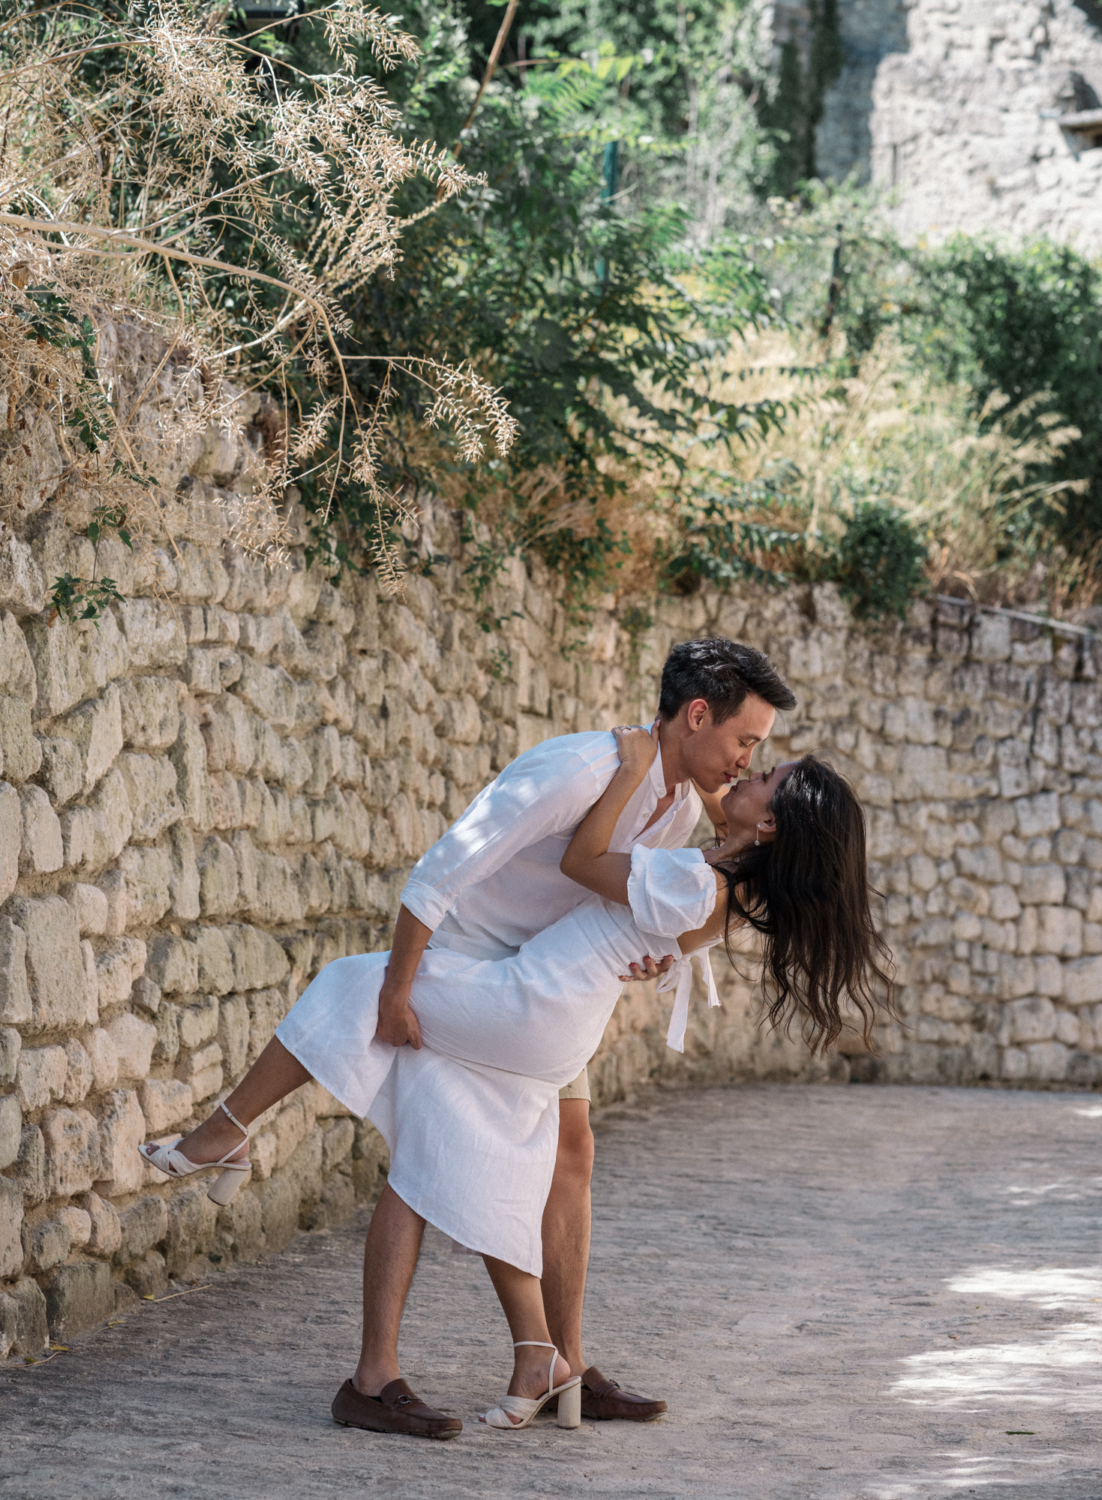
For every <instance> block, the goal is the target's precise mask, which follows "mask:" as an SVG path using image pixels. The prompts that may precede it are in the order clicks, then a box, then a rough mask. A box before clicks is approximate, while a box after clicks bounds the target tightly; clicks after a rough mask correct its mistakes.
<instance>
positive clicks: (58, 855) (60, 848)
mask: <svg viewBox="0 0 1102 1500" xmlns="http://www.w3.org/2000/svg"><path fill="white" fill-rule="evenodd" d="M19 805H20V808H21V810H22V813H23V842H22V845H21V847H20V850H19V868H20V870H22V871H23V872H24V873H25V874H28V875H45V874H49V873H50V872H51V871H53V870H60V869H61V867H62V865H63V864H64V863H65V846H64V844H63V842H62V837H61V822H60V820H59V819H58V816H57V813H55V812H54V810H53V808H52V807H51V806H50V799H49V797H48V796H47V795H46V793H45V792H44V791H43V790H42V788H41V787H40V786H27V787H24V788H23V789H22V790H21V791H20V793H19Z"/></svg>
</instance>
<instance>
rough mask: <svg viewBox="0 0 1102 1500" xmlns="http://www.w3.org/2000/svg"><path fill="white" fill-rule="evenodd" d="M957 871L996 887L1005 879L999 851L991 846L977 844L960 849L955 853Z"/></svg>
mask: <svg viewBox="0 0 1102 1500" xmlns="http://www.w3.org/2000/svg"><path fill="white" fill-rule="evenodd" d="M954 859H955V860H956V866H957V869H958V870H959V871H960V873H961V874H962V875H967V876H969V877H970V878H972V879H973V880H982V881H986V882H987V883H989V884H991V885H994V884H996V883H998V882H1000V881H1001V880H1002V878H1003V862H1002V860H1001V859H1000V858H999V854H998V851H997V850H996V849H992V847H991V845H990V844H975V845H973V846H972V847H971V848H963V849H961V848H958V849H957V850H956V851H955V852H954Z"/></svg>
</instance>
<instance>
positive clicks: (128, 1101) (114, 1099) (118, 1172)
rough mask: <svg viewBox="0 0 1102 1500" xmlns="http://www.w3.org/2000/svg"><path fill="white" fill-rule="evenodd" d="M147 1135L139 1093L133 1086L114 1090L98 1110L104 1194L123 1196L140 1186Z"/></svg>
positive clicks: (115, 1196) (102, 1189) (114, 1196)
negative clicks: (141, 1147)
mask: <svg viewBox="0 0 1102 1500" xmlns="http://www.w3.org/2000/svg"><path fill="white" fill-rule="evenodd" d="M151 1128H153V1127H151ZM145 1135H146V1126H145V1116H144V1115H143V1114H142V1110H141V1106H140V1105H139V1103H138V1096H137V1094H135V1093H134V1092H133V1091H132V1090H131V1089H113V1090H112V1091H111V1092H110V1093H109V1094H107V1095H106V1097H105V1098H104V1100H103V1103H102V1105H101V1106H100V1111H99V1143H100V1170H101V1172H102V1173H103V1178H102V1184H103V1186H102V1188H101V1191H102V1192H103V1195H104V1196H105V1197H111V1198H117V1197H121V1196H122V1194H124V1193H133V1192H136V1191H137V1189H138V1188H139V1187H141V1184H142V1176H143V1173H144V1170H145V1169H144V1167H143V1166H142V1160H141V1157H140V1156H139V1155H138V1147H139V1146H140V1145H141V1144H142V1142H143V1141H144V1140H145Z"/></svg>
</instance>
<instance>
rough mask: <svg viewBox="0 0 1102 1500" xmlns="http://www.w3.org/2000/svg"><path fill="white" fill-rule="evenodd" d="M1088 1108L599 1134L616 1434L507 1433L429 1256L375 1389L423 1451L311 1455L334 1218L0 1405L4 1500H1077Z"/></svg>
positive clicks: (472, 1275) (691, 1108) (1097, 1344)
mask: <svg viewBox="0 0 1102 1500" xmlns="http://www.w3.org/2000/svg"><path fill="white" fill-rule="evenodd" d="M1100 1144H1102V1099H1100V1098H1099V1096H1098V1095H1090V1094H1067V1093H1004V1092H996V1091H986V1090H954V1089H929V1088H862V1087H856V1086H851V1087H849V1088H843V1087H811V1088H806V1087H798V1086H793V1085H775V1086H774V1085H752V1086H741V1087H732V1088H729V1089H714V1090H709V1091H706V1092H700V1093H677V1094H663V1095H659V1096H657V1097H654V1096H648V1097H647V1098H646V1100H645V1101H644V1102H643V1103H641V1104H638V1105H634V1106H625V1107H618V1108H615V1109H612V1110H610V1111H607V1112H605V1114H604V1116H603V1118H602V1119H601V1120H600V1122H599V1129H598V1144H597V1161H598V1172H597V1183H596V1190H595V1203H596V1219H597V1223H596V1234H595V1245H594V1255H593V1266H592V1273H591V1283H590V1299H589V1317H588V1328H589V1340H590V1343H589V1353H590V1358H591V1359H593V1360H594V1361H595V1362H596V1363H598V1364H599V1365H601V1366H602V1368H604V1369H605V1371H606V1373H610V1374H612V1375H614V1376H617V1377H619V1378H621V1379H622V1380H623V1382H624V1383H625V1384H632V1385H635V1386H636V1387H637V1388H642V1389H645V1390H652V1391H654V1392H657V1393H660V1394H662V1395H664V1396H666V1397H667V1398H668V1400H669V1404H670V1414H669V1416H668V1417H667V1418H665V1419H664V1420H660V1421H658V1422H655V1423H651V1424H649V1425H647V1426H643V1427H632V1426H629V1425H627V1424H624V1423H603V1424H595V1423H589V1422H586V1423H583V1426H582V1429H581V1431H579V1432H574V1433H571V1432H562V1431H560V1430H559V1429H558V1428H557V1427H555V1426H554V1425H553V1424H551V1423H547V1424H546V1425H543V1426H540V1427H539V1428H537V1429H536V1430H534V1431H528V1432H525V1433H517V1434H508V1433H497V1432H492V1431H488V1430H486V1429H479V1428H478V1427H477V1426H475V1425H474V1423H473V1418H474V1414H475V1412H476V1411H477V1410H478V1409H479V1408H480V1407H481V1406H483V1405H485V1404H488V1403H489V1402H490V1400H491V1398H493V1397H495V1396H496V1395H498V1394H500V1392H501V1391H503V1390H504V1382H505V1378H506V1371H507V1367H508V1359H507V1343H506V1333H505V1327H504V1322H503V1320H502V1319H501V1316H500V1314H499V1313H498V1312H497V1310H496V1307H495V1305H494V1303H493V1301H492V1297H491V1293H490V1289H489V1284H488V1282H487V1280H486V1276H485V1273H484V1271H483V1269H482V1266H481V1263H480V1262H479V1261H477V1260H474V1259H471V1258H469V1257H463V1256H455V1255H452V1254H450V1253H449V1249H448V1246H447V1244H446V1242H445V1241H444V1240H443V1239H442V1237H441V1236H439V1235H437V1234H435V1233H432V1234H431V1235H430V1239H429V1242H428V1244H427V1248H426V1255H425V1258H424V1260H423V1262H422V1266H421V1269H420V1271H419V1273H418V1279H417V1282H416V1283H415V1286H414V1291H413V1295H412V1298H411V1306H410V1311H409V1314H408V1316H407V1324H406V1327H405V1334H404V1339H405V1342H404V1359H405V1373H406V1374H407V1376H408V1377H409V1378H410V1379H411V1381H412V1382H413V1383H414V1384H415V1386H416V1388H417V1389H418V1390H419V1391H420V1392H421V1393H422V1394H424V1395H425V1396H426V1397H427V1398H428V1399H429V1400H432V1401H434V1402H438V1403H439V1404H441V1405H444V1406H447V1407H449V1408H451V1409H453V1410H455V1411H456V1412H458V1413H459V1414H460V1415H461V1416H462V1418H463V1420H464V1422H465V1423H466V1424H468V1425H467V1426H466V1428H465V1431H464V1433H463V1435H462V1436H461V1437H460V1438H459V1439H458V1440H457V1441H456V1442H453V1443H448V1444H439V1445H438V1444H430V1443H425V1442H419V1441H416V1440H412V1439H398V1438H381V1437H374V1436H372V1435H369V1434H366V1433H361V1432H355V1431H351V1430H348V1429H344V1428H338V1427H335V1426H334V1425H333V1424H332V1423H331V1421H330V1418H329V1402H330V1400H331V1398H332V1396H333V1394H334V1391H335V1389H336V1387H337V1384H338V1383H339V1381H340V1380H341V1379H342V1378H343V1376H344V1375H345V1374H346V1373H347V1372H348V1371H349V1370H350V1369H351V1365H352V1358H353V1352H354V1350H355V1347H356V1344H357V1315H358V1307H357V1304H358V1258H359V1242H360V1238H361V1235H362V1230H363V1223H364V1218H365V1216H361V1217H360V1218H359V1220H358V1221H356V1222H354V1223H351V1224H348V1225H346V1226H344V1227H342V1228H341V1229H339V1230H336V1231H333V1232H330V1233H325V1234H319V1235H316V1236H305V1235H303V1236H300V1237H299V1239H298V1240H297V1241H296V1242H295V1243H294V1244H293V1245H292V1246H291V1248H290V1249H289V1250H288V1251H287V1252H286V1253H285V1254H283V1255H281V1256H278V1257H274V1258H273V1259H271V1260H270V1261H268V1262H265V1263H263V1264H261V1265H258V1266H238V1267H235V1268H233V1269H232V1270H231V1271H229V1272H227V1273H226V1274H225V1275H217V1274H216V1275H215V1276H214V1280H213V1284H212V1285H211V1287H210V1289H209V1290H206V1291H195V1292H192V1293H190V1294H189V1295H187V1296H184V1297H181V1298H179V1299H178V1300H175V1301H169V1302H165V1303H163V1304H161V1305H157V1306H148V1307H143V1308H141V1309H140V1310H138V1311H136V1312H133V1313H131V1314H130V1315H129V1316H127V1317H126V1319H125V1320H124V1321H123V1323H122V1324H121V1325H120V1326H118V1327H114V1328H110V1329H106V1330H102V1331H100V1332H97V1333H93V1334H89V1335H87V1336H85V1337H83V1338H82V1339H79V1340H76V1341H74V1343H73V1346H72V1347H71V1349H70V1351H69V1352H68V1353H67V1354H61V1355H58V1356H56V1357H55V1358H54V1359H53V1360H51V1361H50V1362H49V1363H44V1364H40V1365H37V1366H33V1367H31V1366H28V1367H22V1366H21V1367H16V1368H5V1369H4V1371H3V1372H2V1373H0V1495H3V1496H4V1497H9V1496H10V1497H13V1500H70V1497H72V1500H77V1497H79V1500H116V1497H118V1500H151V1497H153V1500H159V1497H161V1496H180V1497H185V1500H192V1497H194V1500H208V1497H209V1500H225V1497H231V1500H313V1497H321V1496H324V1497H338V1496H339V1497H352V1496H355V1497H359V1496H372V1495H382V1496H386V1497H397V1500H407V1497H408V1500H422V1497H424V1500H444V1497H446V1500H451V1497H468V1496H472V1497H473V1496H478V1497H493V1500H497V1497H501V1500H516V1497H519V1496H526V1495H563V1496H571V1497H573V1496H579V1495H597V1496H618V1497H619V1496H622V1497H637V1496H638V1497H642V1496H646V1497H648V1500H651V1497H655V1500H661V1497H665V1496H677V1497H681V1496H691V1497H693V1500H697V1497H711V1496H723V1497H732V1500H851V1497H852V1500H866V1497H867V1500H911V1497H921V1500H940V1497H943V1496H945V1497H948V1496H953V1497H957V1496H970V1495H977V1496H982V1495H986V1494H990V1496H991V1497H992V1500H1099V1497H1102V1477H1100V1471H1102V1423H1100V1416H1102V1263H1100V1259H1099V1237H1098V1231H1099V1209H1100V1206H1102V1152H1100V1150H1099V1147H1100Z"/></svg>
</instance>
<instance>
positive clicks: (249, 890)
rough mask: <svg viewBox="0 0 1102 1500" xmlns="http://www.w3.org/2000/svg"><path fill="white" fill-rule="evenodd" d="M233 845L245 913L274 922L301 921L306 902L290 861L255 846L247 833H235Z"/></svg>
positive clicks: (262, 920) (261, 920)
mask: <svg viewBox="0 0 1102 1500" xmlns="http://www.w3.org/2000/svg"><path fill="white" fill-rule="evenodd" d="M233 845H234V854H235V855H236V857H237V866H238V877H239V880H240V883H241V896H242V900H243V902H244V905H245V910H246V914H247V915H248V916H250V917H252V918H253V919H254V920H255V921H258V922H269V923H273V924H277V925H278V924H284V923H288V922H297V921H301V920H302V918H303V917H304V916H305V915H306V904H305V901H304V898H303V892H302V890H301V888H300V885H299V881H298V878H297V876H296V872H295V869H294V867H293V866H292V865H291V863H290V861H289V860H286V859H284V858H283V857H282V856H281V855H276V854H266V853H264V851H263V850H258V849H256V848H254V847H253V844H252V841H251V840H250V839H249V836H248V834H244V833H239V834H235V835H234V841H233Z"/></svg>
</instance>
